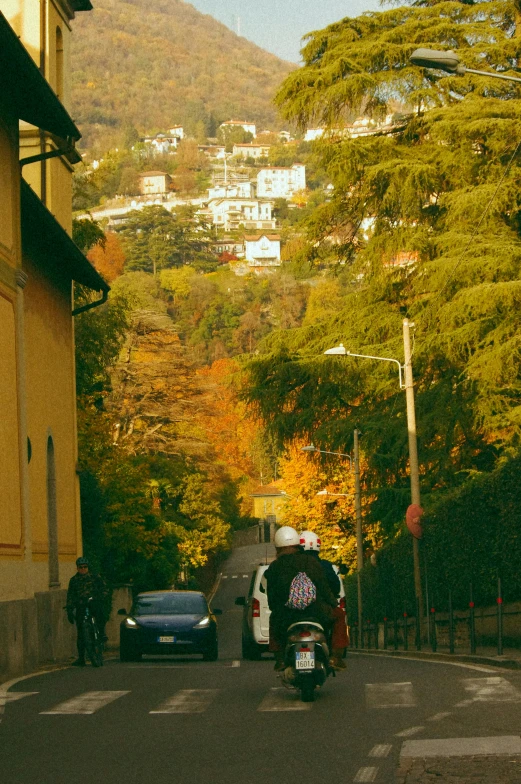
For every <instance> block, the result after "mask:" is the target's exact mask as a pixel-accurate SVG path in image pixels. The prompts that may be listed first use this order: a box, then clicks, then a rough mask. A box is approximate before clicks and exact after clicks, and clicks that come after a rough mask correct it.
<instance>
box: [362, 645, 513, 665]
mask: <svg viewBox="0 0 521 784" xmlns="http://www.w3.org/2000/svg"><path fill="white" fill-rule="evenodd" d="M350 653H358V654H369V655H371V656H389V657H394V658H399V659H400V658H401V659H417V660H421V659H424V660H426V661H429V660H430V661H441V662H443V661H446V662H460V663H462V664H487V665H488V666H490V667H499V668H502V669H506V670H521V660H519V659H507V658H506V657H501V658H500V657H496V656H478V655H477V654H476V655H474V654H470V653H468V654H467V653H434V652H433V651H379V650H376V649H375V648H348V654H350Z"/></svg>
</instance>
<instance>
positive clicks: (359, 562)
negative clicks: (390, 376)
mask: <svg viewBox="0 0 521 784" xmlns="http://www.w3.org/2000/svg"><path fill="white" fill-rule="evenodd" d="M326 353H327V352H326ZM359 435H360V431H359V430H357V429H356V428H355V431H354V449H353V452H354V454H353V458H352V457H351V455H348V454H346V453H344V452H328V451H327V450H326V449H317V447H316V446H315V445H314V444H310V445H309V446H303V447H302V448H301V451H302V452H321V453H322V454H324V455H336V456H337V457H347V458H348V459H349V470H350V471H353V469H354V475H355V492H354V493H330V492H329V491H328V490H320V492H318V493H317V495H330V496H333V497H334V496H353V495H354V498H355V516H356V589H357V601H358V629H359V640H360V647H362V648H363V634H364V627H363V623H362V618H363V601H362V578H361V572H362V568H363V565H364V542H363V536H362V501H361V491H360V450H359V446H358V436H359Z"/></svg>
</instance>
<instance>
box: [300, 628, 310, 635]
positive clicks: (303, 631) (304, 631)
mask: <svg viewBox="0 0 521 784" xmlns="http://www.w3.org/2000/svg"><path fill="white" fill-rule="evenodd" d="M310 634H311V632H310V631H309V629H303V630H302V631H301V632H299V634H298V636H299V637H309V636H310Z"/></svg>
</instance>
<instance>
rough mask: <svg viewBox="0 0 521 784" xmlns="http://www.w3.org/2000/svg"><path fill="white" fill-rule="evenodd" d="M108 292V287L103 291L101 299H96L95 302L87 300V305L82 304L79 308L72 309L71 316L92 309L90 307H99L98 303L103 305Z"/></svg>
mask: <svg viewBox="0 0 521 784" xmlns="http://www.w3.org/2000/svg"><path fill="white" fill-rule="evenodd" d="M108 295H109V292H108V289H106V290H105V291H103V294H102V296H101V299H97V300H96V301H95V302H89V304H88V305H82V306H81V307H80V308H75V309H74V310H73V311H72V315H73V316H78V315H79V314H80V313H86V311H87V310H92V308H99V306H100V305H103V304H104V303H105V302H106V301H107V298H108Z"/></svg>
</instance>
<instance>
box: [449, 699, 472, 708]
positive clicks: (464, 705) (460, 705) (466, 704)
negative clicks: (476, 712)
mask: <svg viewBox="0 0 521 784" xmlns="http://www.w3.org/2000/svg"><path fill="white" fill-rule="evenodd" d="M473 702H474V700H461V702H457V703H456V704H455V705H454V707H455V708H468V707H469V705H472V703H473Z"/></svg>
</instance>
